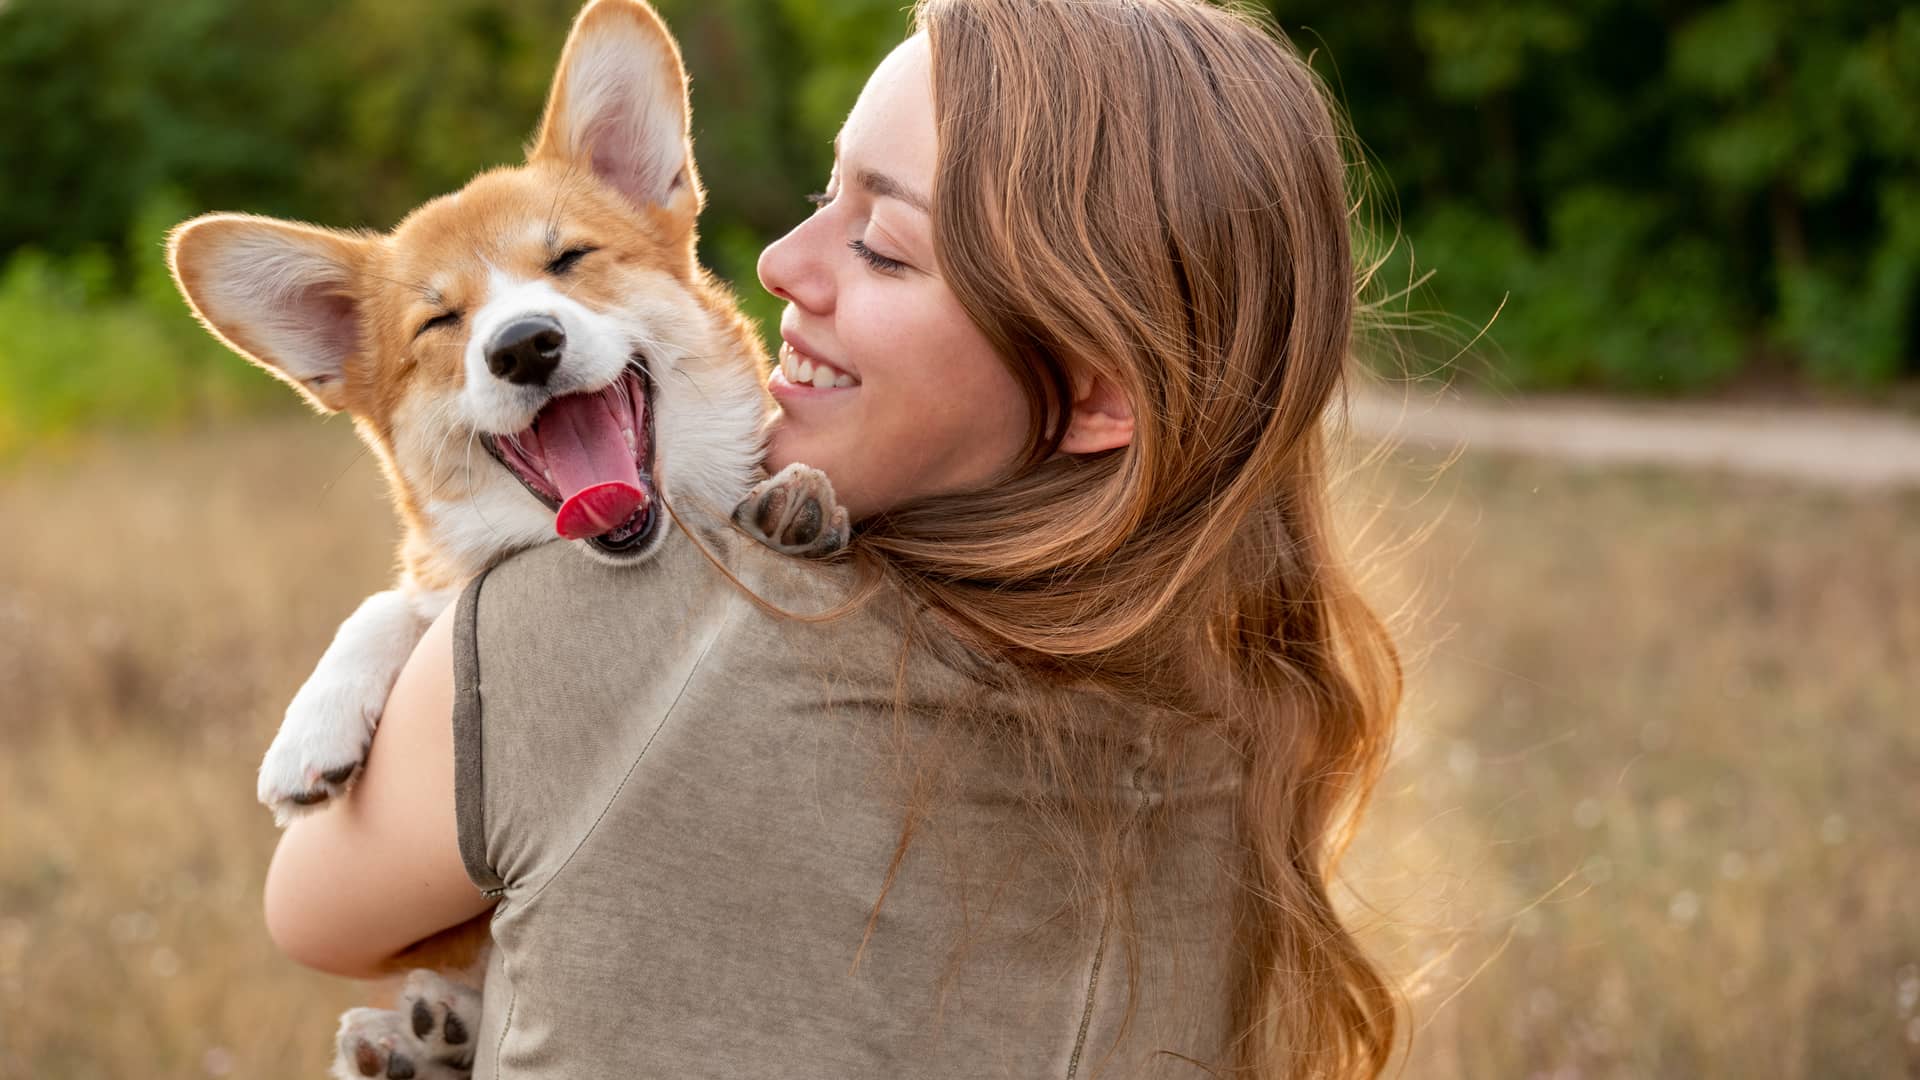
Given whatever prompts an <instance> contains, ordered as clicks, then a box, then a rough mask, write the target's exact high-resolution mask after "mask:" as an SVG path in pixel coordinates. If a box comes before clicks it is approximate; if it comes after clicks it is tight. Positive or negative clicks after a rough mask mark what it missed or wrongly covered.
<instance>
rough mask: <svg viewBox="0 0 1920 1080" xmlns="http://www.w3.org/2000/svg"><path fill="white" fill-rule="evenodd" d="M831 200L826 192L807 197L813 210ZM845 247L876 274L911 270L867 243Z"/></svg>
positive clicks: (863, 241)
mask: <svg viewBox="0 0 1920 1080" xmlns="http://www.w3.org/2000/svg"><path fill="white" fill-rule="evenodd" d="M833 200H834V195H833V193H832V192H828V191H816V192H814V193H813V194H811V195H808V196H807V201H808V202H810V203H812V204H813V208H814V209H815V210H822V209H825V208H826V207H827V206H828V205H829V204H831V203H832V202H833ZM847 247H848V248H849V249H850V250H851V251H852V252H853V253H854V255H856V256H857V257H859V259H860V261H861V262H864V263H866V264H867V265H868V266H871V267H873V269H874V270H875V271H876V272H877V273H882V274H898V273H900V272H901V271H902V270H911V269H912V268H913V267H912V266H911V265H910V264H908V263H905V262H902V261H901V260H899V259H895V258H893V257H891V256H887V255H882V254H880V253H879V252H877V251H875V250H873V249H872V248H870V247H868V246H867V242H866V241H865V240H849V241H847Z"/></svg>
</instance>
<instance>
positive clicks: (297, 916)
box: [266, 605, 493, 978]
mask: <svg viewBox="0 0 1920 1080" xmlns="http://www.w3.org/2000/svg"><path fill="white" fill-rule="evenodd" d="M453 613H454V606H453V605H449V606H448V608H447V610H446V612H444V613H443V614H442V615H441V616H440V618H439V619H438V620H436V621H435V622H434V624H433V626H432V627H430V628H428V630H427V633H426V636H425V637H423V638H421V640H420V644H419V645H418V646H416V647H415V648H414V650H413V656H412V658H411V659H409V660H408V661H407V666H406V668H405V669H404V670H402V671H401V673H400V679H399V681H398V682H397V683H395V684H394V687H393V693H392V694H391V695H390V696H389V697H388V698H387V707H386V712H385V713H384V714H383V716H382V718H381V720H380V725H379V727H378V728H377V729H376V730H375V732H374V737H373V746H372V748H371V749H370V750H369V751H368V753H367V763H366V767H365V768H364V769H363V770H362V772H361V776H360V780H359V783H357V784H356V785H355V786H354V788H353V790H352V791H351V792H349V793H348V795H347V797H346V798H345V799H341V800H337V801H336V803H335V804H334V805H331V806H329V807H328V808H327V809H325V810H323V811H321V812H320V813H317V814H311V815H308V816H306V817H303V818H300V819H299V820H297V821H295V822H294V823H293V824H292V825H291V826H289V827H288V828H287V831H286V833H285V834H284V835H283V836H282V837H281V838H280V847H279V850H277V851H276V852H274V856H273V865H272V867H271V868H269V869H268V871H267V885H266V916H267V932H268V933H269V934H271V935H272V936H273V940H274V943H275V944H276V945H278V946H280V949H281V951H283V952H285V953H286V954H287V955H288V956H290V957H292V958H293V959H295V960H297V961H299V962H300V963H302V964H305V965H307V966H308V967H312V968H318V969H319V970H321V971H326V972H331V973H333V974H336V975H347V976H353V977H357V978H371V977H375V976H378V975H383V974H387V971H386V970H385V969H384V968H383V965H384V963H385V962H386V961H388V960H390V959H392V958H393V957H394V956H396V955H397V954H399V953H400V952H401V951H402V950H403V949H405V948H406V947H407V946H409V945H412V944H413V943H414V942H416V941H419V940H421V939H422V938H426V937H429V936H431V935H433V934H435V933H437V932H439V931H441V930H445V929H447V928H449V927H452V926H458V925H459V924H461V923H463V922H465V921H467V920H468V919H470V918H472V917H473V916H475V915H478V914H480V913H481V912H483V911H485V910H487V908H489V907H491V906H492V904H493V901H492V900H490V899H488V898H487V897H485V896H483V895H481V893H480V890H479V889H478V888H477V887H476V886H475V885H474V884H473V882H472V881H470V880H469V879H468V877H467V871H466V867H465V864H464V863H463V862H462V861H461V858H460V846H459V834H458V831H457V828H456V825H455V817H454V801H453V799H454V795H453V722H452V717H453V689H454V688H453Z"/></svg>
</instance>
